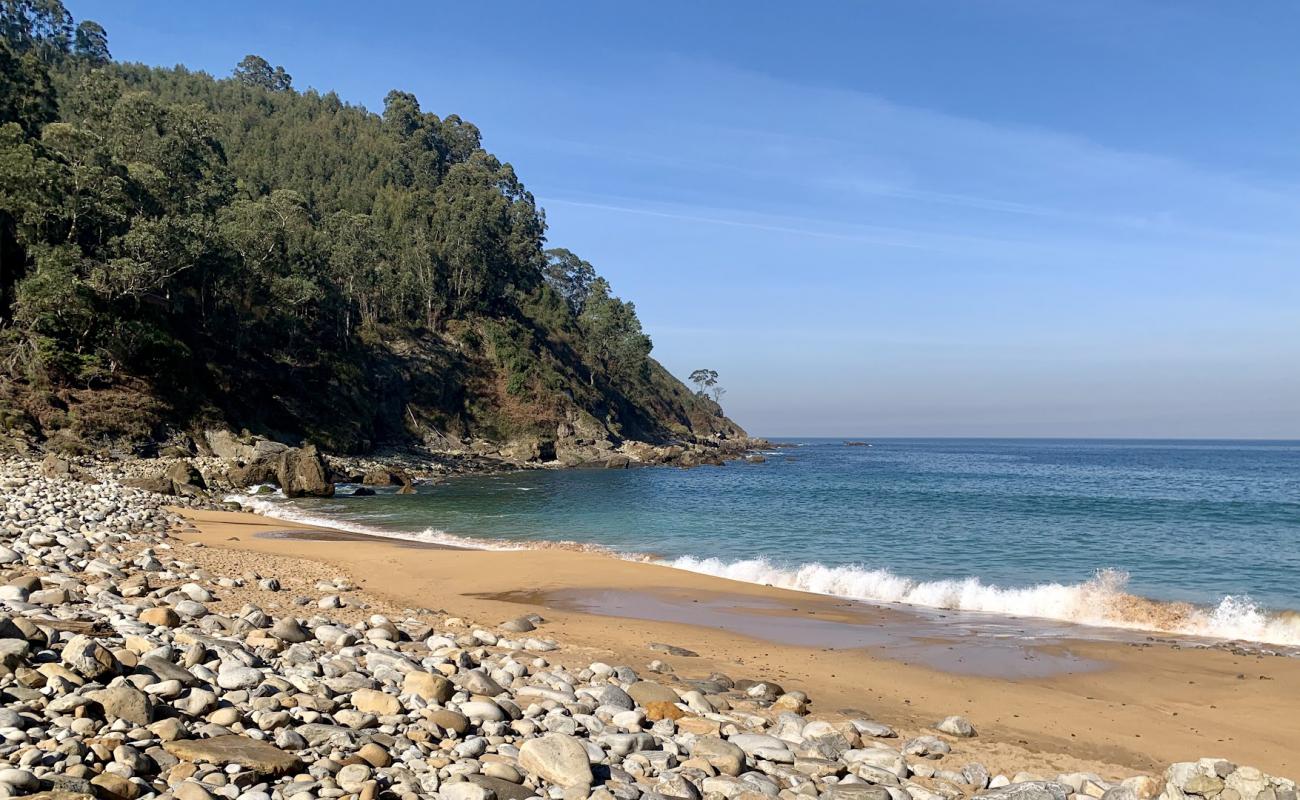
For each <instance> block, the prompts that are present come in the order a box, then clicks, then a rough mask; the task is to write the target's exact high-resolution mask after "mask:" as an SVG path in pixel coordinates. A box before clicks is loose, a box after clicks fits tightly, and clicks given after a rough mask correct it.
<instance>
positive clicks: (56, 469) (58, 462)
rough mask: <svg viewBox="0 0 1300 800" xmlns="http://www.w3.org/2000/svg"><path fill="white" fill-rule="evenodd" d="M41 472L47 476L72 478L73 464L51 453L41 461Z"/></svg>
mask: <svg viewBox="0 0 1300 800" xmlns="http://www.w3.org/2000/svg"><path fill="white" fill-rule="evenodd" d="M41 474H42V475H44V476H45V477H47V478H70V477H72V464H70V463H69V462H67V461H66V460H64V459H62V458H59V457H58V456H57V455H55V454H54V453H50V454H49V455H47V456H46V457H45V458H44V459H43V460H42V461H41Z"/></svg>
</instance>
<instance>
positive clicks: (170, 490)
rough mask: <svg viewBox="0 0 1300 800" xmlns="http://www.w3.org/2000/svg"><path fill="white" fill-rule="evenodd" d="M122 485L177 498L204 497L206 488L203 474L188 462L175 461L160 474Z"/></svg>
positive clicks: (141, 477) (130, 479)
mask: <svg viewBox="0 0 1300 800" xmlns="http://www.w3.org/2000/svg"><path fill="white" fill-rule="evenodd" d="M123 483H125V484H127V485H128V486H133V487H135V488H137V489H144V490H145V491H146V492H154V493H156V494H166V495H174V496H177V497H204V496H206V495H207V488H208V484H207V481H206V480H205V479H204V477H203V473H201V472H199V470H198V468H197V467H195V466H194V465H193V464H192V463H190V462H189V461H176V462H174V463H173V464H171V465H170V466H168V467H167V468H166V469H164V470H163V471H162V472H157V473H153V474H146V475H141V476H138V477H135V478H128V479H126V480H124V481H123Z"/></svg>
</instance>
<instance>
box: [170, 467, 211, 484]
mask: <svg viewBox="0 0 1300 800" xmlns="http://www.w3.org/2000/svg"><path fill="white" fill-rule="evenodd" d="M164 474H165V476H166V477H167V478H168V479H169V480H171V482H172V483H174V484H176V485H177V487H180V486H194V487H196V488H199V489H206V488H208V484H207V483H206V482H205V481H204V480H203V474H202V473H201V472H199V471H198V470H197V469H195V467H194V465H193V464H191V463H190V462H188V461H177V462H176V463H175V464H172V465H171V467H169V468H168V469H167V472H166V473H164Z"/></svg>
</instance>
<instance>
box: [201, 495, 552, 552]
mask: <svg viewBox="0 0 1300 800" xmlns="http://www.w3.org/2000/svg"><path fill="white" fill-rule="evenodd" d="M226 500H228V501H233V502H236V503H239V505H240V506H242V507H243V508H244V509H245V510H247V511H251V512H253V513H255V514H261V515H262V516H264V517H272V518H274V519H282V520H286V521H288V522H297V523H300V524H303V525H314V526H316V527H318V528H333V529H335V530H341V531H348V532H349V533H361V534H365V535H367V536H382V537H384V538H386V539H400V540H403V541H411V542H427V543H429V544H437V545H443V546H445V547H457V548H461V549H464V550H523V549H527V546H526V545H517V544H510V543H508V542H500V541H494V540H486V539H470V538H467V537H464V536H456V535H454V534H450V533H447V532H446V531H443V530H438V529H437V528H425V529H424V530H422V531H393V530H387V529H385V528H380V527H376V526H373V525H364V524H362V523H359V522H352V521H350V520H346V519H339V518H338V517H327V516H316V515H314V514H309V513H307V512H305V511H303V510H302V509H299V508H295V507H293V506H291V505H289V504H287V503H285V502H284V495H283V494H281V493H280V492H279V491H278V490H277V491H276V492H274V493H272V494H262V495H256V496H254V495H242V494H232V495H230V496H229V497H227V498H226Z"/></svg>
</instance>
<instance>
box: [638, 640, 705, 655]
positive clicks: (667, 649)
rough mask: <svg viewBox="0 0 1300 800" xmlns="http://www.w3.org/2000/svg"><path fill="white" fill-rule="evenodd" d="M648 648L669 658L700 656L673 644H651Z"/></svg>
mask: <svg viewBox="0 0 1300 800" xmlns="http://www.w3.org/2000/svg"><path fill="white" fill-rule="evenodd" d="M649 647H650V649H651V650H653V651H655V652H656V653H667V654H668V655H670V656H678V657H680V658H696V657H698V656H699V655H700V654H699V653H697V652H695V651H694V650H687V649H686V648H685V647H678V646H677V645H675V644H664V643H663V642H651V643H650V645H649Z"/></svg>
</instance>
